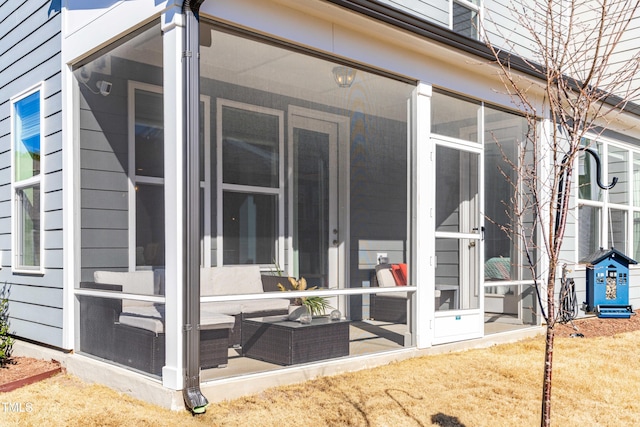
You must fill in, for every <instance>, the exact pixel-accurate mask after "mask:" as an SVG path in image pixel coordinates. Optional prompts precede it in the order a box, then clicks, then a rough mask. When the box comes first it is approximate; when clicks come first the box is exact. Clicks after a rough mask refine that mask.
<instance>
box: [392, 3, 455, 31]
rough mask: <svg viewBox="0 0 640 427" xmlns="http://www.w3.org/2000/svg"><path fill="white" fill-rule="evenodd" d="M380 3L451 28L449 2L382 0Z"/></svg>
mask: <svg viewBox="0 0 640 427" xmlns="http://www.w3.org/2000/svg"><path fill="white" fill-rule="evenodd" d="M380 3H385V4H387V5H389V6H392V7H394V8H396V9H399V10H401V11H403V12H406V13H409V14H411V15H415V16H417V17H418V18H421V19H425V20H427V21H429V22H433V23H436V24H440V25H443V26H445V27H449V1H448V0H428V1H424V0H380Z"/></svg>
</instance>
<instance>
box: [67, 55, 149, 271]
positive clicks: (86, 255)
mask: <svg viewBox="0 0 640 427" xmlns="http://www.w3.org/2000/svg"><path fill="white" fill-rule="evenodd" d="M95 79H98V77H95ZM128 80H132V81H138V82H145V83H151V84H154V85H157V86H159V85H161V84H162V70H160V69H158V68H155V67H151V66H148V65H143V64H138V63H131V62H129V61H126V60H122V59H119V58H115V57H114V58H112V62H111V74H110V76H109V81H111V82H112V83H113V87H112V90H111V93H110V95H109V96H108V97H104V96H102V95H100V94H95V93H93V92H92V90H90V89H89V88H87V87H86V86H83V85H80V92H81V95H80V122H79V123H80V224H81V228H82V230H81V234H80V236H81V237H80V238H81V278H80V280H81V281H84V282H92V281H93V273H94V271H96V270H114V271H118V270H119V271H126V270H127V269H128V268H129V176H128V173H129V163H128V162H129V151H128V150H129V140H128V129H127V126H128V112H127V109H128V107H127V102H128V101H127V99H128V94H127V90H128Z"/></svg>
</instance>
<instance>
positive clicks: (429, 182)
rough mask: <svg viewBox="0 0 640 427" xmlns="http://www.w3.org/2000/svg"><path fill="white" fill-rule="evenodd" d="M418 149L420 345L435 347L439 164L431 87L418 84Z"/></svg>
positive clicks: (416, 273) (417, 236)
mask: <svg viewBox="0 0 640 427" xmlns="http://www.w3.org/2000/svg"><path fill="white" fill-rule="evenodd" d="M416 93H417V96H416V98H417V101H416V118H415V123H416V146H415V158H416V161H415V171H416V172H415V183H416V189H415V194H414V195H413V197H415V233H416V235H415V236H414V238H415V240H414V241H415V250H414V257H415V258H414V262H413V264H414V265H415V275H416V276H415V284H416V286H417V287H418V291H417V293H416V295H417V296H416V346H417V347H418V348H425V347H431V342H432V341H433V323H434V321H433V320H434V316H435V299H434V298H435V285H434V283H433V281H434V277H435V263H436V260H435V239H434V237H433V233H434V230H435V218H434V216H435V212H434V202H435V184H434V183H435V178H436V176H435V175H436V174H435V169H436V167H435V164H434V152H433V151H434V149H433V148H434V147H433V144H432V143H431V140H430V138H431V93H432V89H431V85H427V84H424V83H420V84H418V87H417V89H416Z"/></svg>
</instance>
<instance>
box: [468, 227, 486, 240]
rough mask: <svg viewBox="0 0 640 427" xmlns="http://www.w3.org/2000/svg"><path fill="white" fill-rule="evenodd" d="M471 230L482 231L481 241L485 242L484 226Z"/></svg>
mask: <svg viewBox="0 0 640 427" xmlns="http://www.w3.org/2000/svg"><path fill="white" fill-rule="evenodd" d="M471 230H473V231H480V240H484V226H482V227H480V228H478V227H473V228H472V229H471Z"/></svg>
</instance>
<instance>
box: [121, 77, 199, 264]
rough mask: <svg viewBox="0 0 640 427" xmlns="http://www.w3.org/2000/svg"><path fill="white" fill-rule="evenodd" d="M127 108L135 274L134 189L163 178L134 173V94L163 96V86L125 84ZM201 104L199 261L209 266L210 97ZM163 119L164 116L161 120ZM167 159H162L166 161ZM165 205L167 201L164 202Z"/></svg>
mask: <svg viewBox="0 0 640 427" xmlns="http://www.w3.org/2000/svg"><path fill="white" fill-rule="evenodd" d="M127 90H128V108H127V111H128V113H127V115H128V117H127V120H128V156H129V163H128V167H129V171H128V178H129V179H128V181H129V200H128V204H129V217H128V223H129V271H135V270H136V269H137V265H136V186H137V185H138V184H145V185H156V186H163V187H164V177H162V178H159V177H150V176H144V175H137V174H136V135H135V125H136V117H135V115H136V108H135V107H136V105H135V92H136V90H144V91H147V92H153V93H157V94H162V93H163V89H162V86H157V85H153V84H150V83H143V82H138V81H134V80H129V82H128V88H127ZM200 102H202V103H203V104H204V123H203V128H204V181H200V188H201V189H204V206H203V207H201V209H200V211H201V212H202V213H203V215H204V218H205V221H204V242H202V252H203V253H202V257H203V259H202V261H201V262H203V263H204V265H205V266H209V265H211V221H207V218H211V191H210V189H211V178H210V177H209V175H210V174H208V173H207V172H208V171H209V170H210V163H211V160H210V158H211V156H210V155H209V154H210V149H209V146H210V144H209V143H208V142H209V141H210V134H211V118H210V117H211V97H209V96H207V95H200ZM163 119H164V117H163ZM166 161H167V159H165V162H166ZM165 205H166V200H165Z"/></svg>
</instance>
